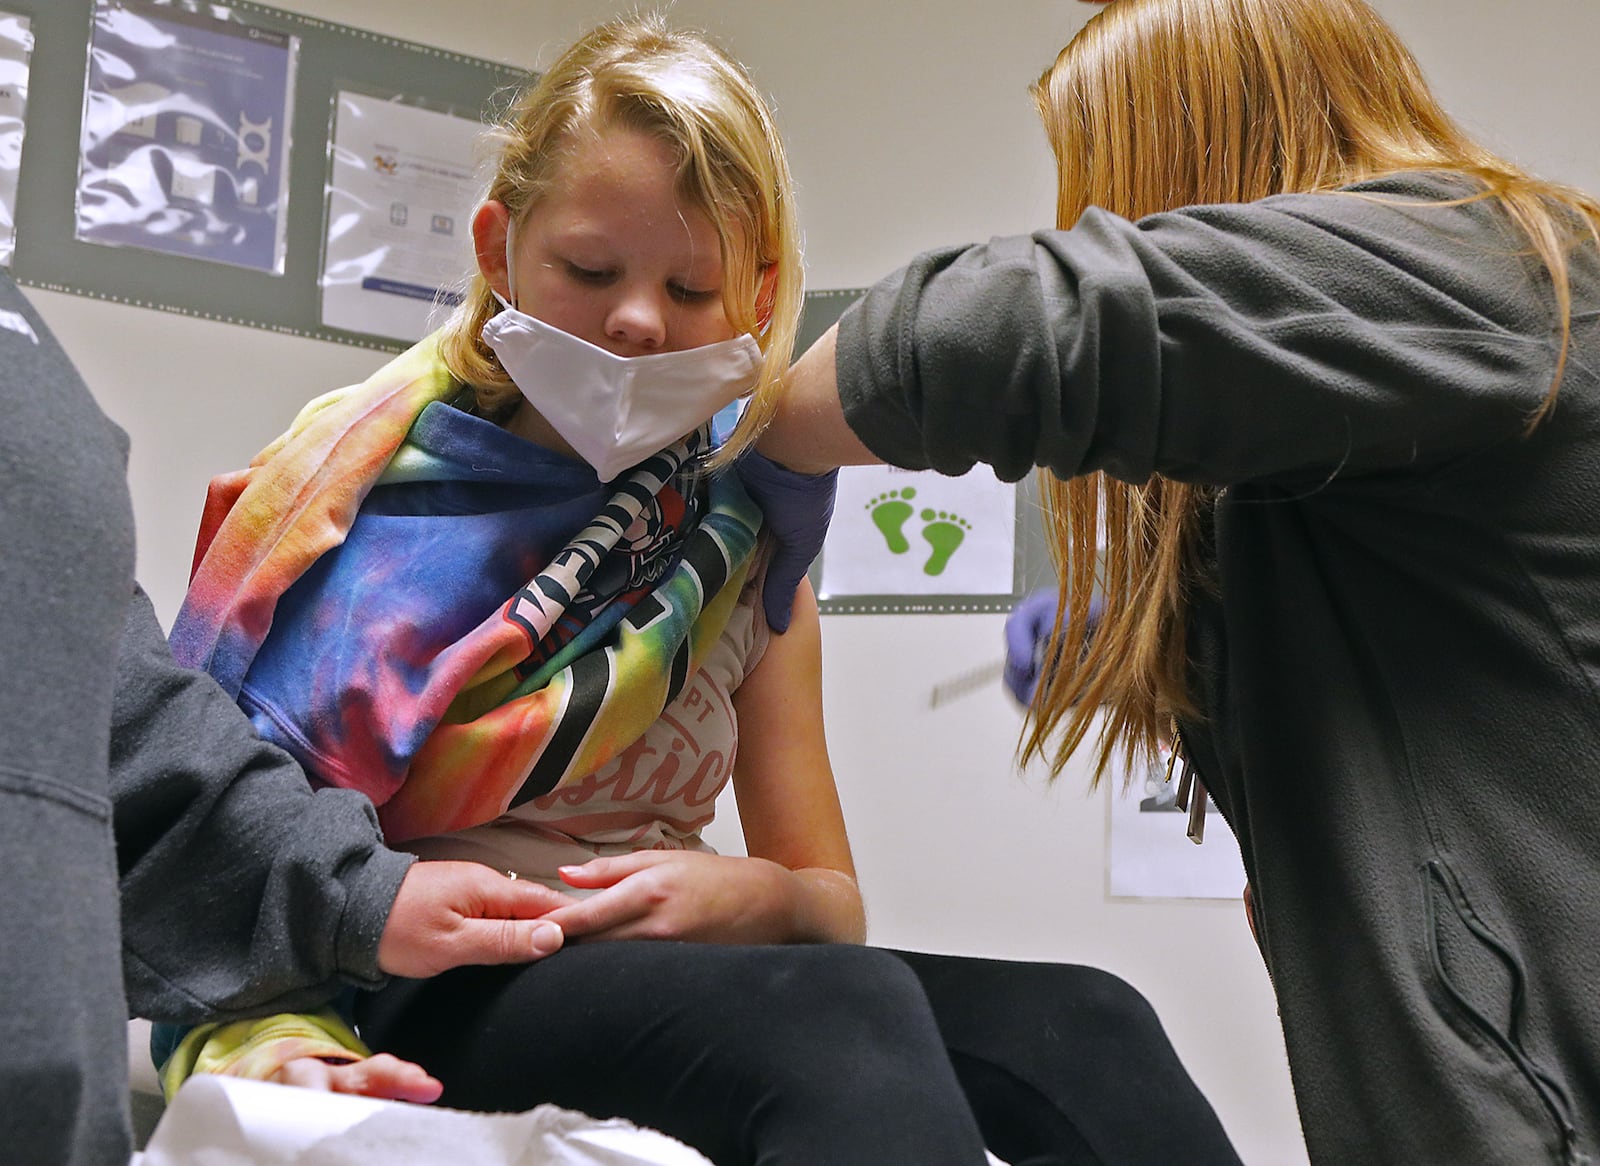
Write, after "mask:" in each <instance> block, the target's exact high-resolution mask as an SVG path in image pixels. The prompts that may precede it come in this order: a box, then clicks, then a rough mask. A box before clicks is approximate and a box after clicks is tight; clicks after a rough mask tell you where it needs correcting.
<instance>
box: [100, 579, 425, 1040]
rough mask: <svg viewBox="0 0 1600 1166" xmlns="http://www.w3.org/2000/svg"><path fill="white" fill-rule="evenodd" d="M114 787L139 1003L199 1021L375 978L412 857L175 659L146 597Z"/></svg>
mask: <svg viewBox="0 0 1600 1166" xmlns="http://www.w3.org/2000/svg"><path fill="white" fill-rule="evenodd" d="M111 742H112V744H111V797H112V802H113V805H114V807H115V822H116V839H117V858H118V866H119V868H120V873H121V886H122V918H123V924H122V926H123V969H124V975H125V978H126V982H127V990H128V1000H129V1006H130V1008H131V1009H132V1011H133V1012H134V1013H135V1014H137V1015H141V1016H147V1017H151V1018H152V1019H159V1020H171V1021H178V1022H196V1021H200V1020H211V1019H217V1018H219V1017H231V1016H237V1015H241V1014H245V1013H261V1012H266V1011H276V1010H287V1009H294V1008H299V1007H304V1006H308V1005H312V1004H316V1003H320V1002H322V1001H325V1000H326V999H328V998H329V997H330V996H332V995H333V994H334V993H335V992H336V991H337V990H338V988H339V986H340V985H341V984H344V983H355V984H358V985H365V986H370V985H375V984H377V983H380V982H381V981H382V976H381V973H380V972H379V971H378V967H377V949H378V940H379V937H380V936H381V935H382V932H383V927H384V923H385V921H386V920H387V918H388V913H389V908H390V907H391V906H392V904H393V902H394V897H395V894H396V892H397V891H398V889H399V885H400V881H401V879H402V878H403V877H404V876H405V872H406V870H407V869H408V868H409V866H410V864H411V862H412V858H411V856H409V855H404V854H398V853H396V852H394V851H391V850H388V849H387V848H385V847H384V846H383V844H382V841H381V839H380V836H379V833H378V825H377V817H376V814H375V813H374V811H373V809H372V806H371V803H370V802H368V801H367V799H366V798H365V797H363V796H362V795H360V794H358V793H354V792H352V791H348V790H333V789H329V790H320V791H317V792H313V791H312V790H311V788H310V787H309V786H308V785H307V783H306V779H305V777H304V775H303V774H302V772H301V770H300V768H299V766H298V765H296V764H295V762H294V761H293V760H292V759H291V758H290V757H289V756H288V755H287V754H285V753H283V752H281V751H280V750H278V749H276V748H275V747H273V746H271V745H268V744H266V743H264V742H262V741H261V740H260V739H259V738H257V737H256V736H255V734H254V732H253V731H252V729H251V726H250V723H249V721H248V720H247V719H246V718H245V716H244V714H243V713H242V712H240V711H239V709H238V708H237V707H236V706H235V705H234V703H233V702H232V701H230V700H229V699H228V698H227V696H226V694H225V693H224V692H223V691H222V689H221V688H219V687H218V686H217V684H216V683H215V681H213V680H212V679H211V678H210V677H209V676H207V675H205V674H204V673H200V672H196V671H193V670H191V669H186V668H182V667H180V666H179V665H178V664H176V663H175V662H174V661H173V659H172V657H171V655H170V653H169V652H168V650H167V644H166V639H165V637H164V636H163V635H162V634H161V629H160V625H159V624H158V623H157V621H156V617H155V613H154V611H153V610H152V609H151V606H150V602H149V600H148V599H147V598H146V597H145V595H144V594H143V592H142V591H140V592H138V593H136V594H135V595H134V596H133V598H132V602H131V604H130V605H129V614H128V620H127V626H126V628H125V631H124V636H123V641H122V646H121V653H120V656H119V658H118V660H117V665H116V695H115V705H114V709H113V720H112V731H111Z"/></svg>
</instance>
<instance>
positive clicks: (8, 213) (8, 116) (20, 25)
mask: <svg viewBox="0 0 1600 1166" xmlns="http://www.w3.org/2000/svg"><path fill="white" fill-rule="evenodd" d="M32 54H33V33H32V31H31V30H30V28H29V24H28V18H27V17H26V16H14V15H12V14H11V13H9V12H0V266H5V267H9V266H11V256H12V254H13V253H14V252H15V250H16V244H17V225H16V224H17V178H18V176H19V175H20V174H21V172H22V137H23V132H24V130H25V128H26V120H25V119H26V116H27V112H28V59H29V57H30V56H32Z"/></svg>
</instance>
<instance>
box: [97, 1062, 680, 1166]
mask: <svg viewBox="0 0 1600 1166" xmlns="http://www.w3.org/2000/svg"><path fill="white" fill-rule="evenodd" d="M440 1162H448V1163H450V1166H710V1163H709V1162H707V1161H706V1159H705V1158H704V1157H702V1156H701V1155H700V1154H698V1153H696V1152H695V1151H693V1150H691V1149H689V1148H688V1147H687V1146H685V1145H683V1144H682V1143H681V1142H677V1141H674V1140H673V1139H671V1138H669V1137H667V1136H666V1135H664V1134H660V1133H656V1132H655V1131H653V1130H644V1129H639V1128H638V1127H636V1126H632V1125H630V1124H628V1123H627V1122H624V1121H621V1120H619V1119H615V1118H613V1119H609V1120H606V1121H600V1120H597V1119H595V1118H591V1117H587V1116H585V1115H583V1114H581V1113H574V1112H572V1111H571V1110H565V1109H558V1108H557V1107H556V1106H553V1105H541V1106H539V1107H538V1108H537V1109H533V1110H529V1111H528V1112H527V1113H518V1114H486V1113H465V1112H462V1111H461V1110H455V1109H442V1108H439V1107H437V1106H427V1105H406V1104H403V1103H401V1102H395V1101H379V1100H375V1099H373V1098H369V1097H353V1096H350V1095H348V1094H342V1093H318V1092H315V1091H313V1090H309V1089H296V1088H292V1087H290V1086H287V1085H271V1084H267V1083H265V1082H261V1081H244V1080H240V1079H238V1078H234V1077H213V1076H207V1075H200V1076H196V1077H191V1078H190V1079H189V1080H188V1081H186V1082H184V1085H183V1088H181V1089H180V1090H178V1095H177V1096H176V1097H174V1098H173V1099H172V1104H171V1105H170V1106H168V1107H167V1111H166V1113H165V1114H163V1115H162V1118H161V1121H160V1123H159V1124H158V1125H157V1126H156V1129H155V1132H154V1133H153V1134H152V1135H151V1137H150V1142H149V1145H148V1146H147V1147H146V1148H145V1150H144V1152H143V1153H142V1154H135V1155H134V1157H133V1161H132V1162H131V1163H130V1164H129V1166H288V1164H289V1163H294V1164H295V1166H437V1164H438V1163H440Z"/></svg>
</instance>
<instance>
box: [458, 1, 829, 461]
mask: <svg viewBox="0 0 1600 1166" xmlns="http://www.w3.org/2000/svg"><path fill="white" fill-rule="evenodd" d="M611 129H627V130H632V131H637V132H641V133H645V134H649V135H651V136H653V137H655V138H657V139H659V140H660V141H663V142H665V143H667V144H668V145H669V146H670V147H671V148H672V149H673V150H674V151H675V152H676V153H677V155H678V158H679V170H678V191H679V194H680V197H682V198H683V199H684V200H685V201H686V202H687V203H689V204H690V205H691V206H694V207H695V208H697V209H698V210H700V211H702V212H703V213H704V214H705V215H706V217H707V218H708V219H710V220H711V222H712V224H713V225H714V226H715V228H716V231H717V235H718V237H719V239H720V240H721V246H722V264H723V292H722V298H723V307H724V310H725V311H726V313H727V317H728V320H729V322H730V323H731V324H732V325H733V326H734V327H735V328H736V329H738V330H739V331H741V332H748V333H750V334H752V335H754V336H755V338H756V340H757V341H758V342H759V343H760V345H761V348H762V351H763V353H764V354H765V356H766V361H765V364H764V366H763V370H762V373H761V377H760V380H759V381H758V382H757V384H756V387H755V389H754V391H753V392H752V394H751V397H750V401H749V403H748V405H747V406H746V409H745V413H744V417H743V418H742V419H741V421H740V423H739V426H738V428H737V429H736V430H735V431H734V433H733V435H732V436H731V437H730V438H729V440H728V441H727V443H726V444H725V445H724V447H723V449H722V451H721V452H720V453H719V454H718V456H717V458H716V459H715V462H714V464H716V465H722V464H726V463H727V462H728V461H731V460H732V458H733V457H734V456H736V455H737V454H738V452H739V451H740V450H742V449H743V448H744V447H745V446H746V445H748V444H749V442H750V441H752V440H753V439H754V435H755V434H756V433H758V432H759V431H760V430H761V428H762V427H763V426H765V424H766V423H767V420H768V419H769V418H770V417H771V415H772V412H773V410H774V409H775V408H776V404H777V394H778V391H779V387H780V385H781V377H782V375H783V373H784V372H785V371H786V370H787V368H788V365H789V360H790V358H791V356H792V355H793V351H794V342H795V333H796V331H797V330H798V328H799V322H800V308H801V295H802V282H803V273H802V269H801V267H802V265H801V254H800V228H799V224H798V221H797V219H796V217H795V209H794V190H793V183H792V181H791V179H790V177H789V163H788V159H787V158H786V157H785V156H784V152H783V145H782V143H781V141H780V140H779V137H778V130H777V126H776V124H775V123H774V122H773V119H772V114H771V112H770V111H769V110H768V108H767V104H766V102H765V100H764V99H763V98H762V96H761V94H760V93H759V92H758V91H757V89H756V88H755V86H754V84H753V83H752V82H751V80H750V78H749V75H748V74H747V73H746V72H745V71H744V69H743V67H742V66H740V65H739V64H738V63H737V62H736V61H734V60H733V59H732V58H731V57H729V56H728V55H727V54H726V53H724V52H723V51H722V50H720V49H718V48H717V47H716V46H714V45H713V44H711V43H710V42H709V41H708V40H707V39H706V38H705V37H704V36H702V35H701V34H699V33H694V32H686V31H681V30H675V29H672V28H669V27H668V26H667V24H666V21H665V19H664V18H663V17H662V16H661V15H659V14H655V13H651V14H644V15H636V16H630V17H623V18H620V19H617V20H612V21H608V22H607V23H605V24H602V25H600V26H599V27H597V28H595V29H593V30H591V31H590V32H588V33H587V34H585V35H584V36H583V37H582V38H580V39H579V40H578V41H577V42H576V43H575V44H573V45H572V47H571V48H569V49H567V51H566V52H565V53H563V54H562V55H561V58H560V59H559V60H558V61H556V63H555V64H554V65H552V66H551V68H550V69H549V71H548V72H546V73H544V74H543V75H542V76H541V77H540V78H539V79H538V82H537V83H536V84H534V85H533V86H532V87H530V88H528V89H527V90H525V91H524V92H522V93H521V94H519V95H518V96H517V98H516V100H515V101H514V102H513V103H512V104H511V106H510V108H509V109H508V110H507V112H506V115H505V116H504V118H503V119H502V120H501V121H500V124H498V125H497V126H496V127H495V128H494V130H493V131H492V140H493V141H494V142H495V144H496V146H497V150H496V154H495V159H494V163H495V164H494V177H493V178H492V179H491V180H490V183H489V187H488V190H487V192H486V193H485V196H484V197H485V200H486V201H488V200H496V201H499V202H501V203H504V204H505V206H506V209H507V210H508V211H509V212H510V216H511V222H512V224H513V225H515V224H520V223H521V222H522V221H523V220H524V219H525V218H526V216H527V214H528V212H529V210H530V209H531V208H532V207H533V206H534V205H536V204H537V203H538V202H539V200H540V199H541V198H543V197H544V195H545V194H546V193H547V192H548V191H549V189H550V188H551V185H552V183H553V182H554V181H555V180H556V178H557V175H558V174H559V172H560V167H561V164H562V162H563V160H564V159H565V157H566V155H567V152H568V150H569V149H570V147H571V145H572V143H573V142H574V141H575V140H576V139H577V137H578V136H579V135H582V134H600V133H603V132H605V131H607V130H611ZM769 271H770V272H772V273H773V274H772V275H770V276H769V275H768V272H769ZM764 277H766V278H767V279H769V280H770V281H771V282H770V285H769V286H770V298H769V296H768V293H767V291H766V289H765V288H764V287H763V282H764ZM760 301H766V302H765V303H762V302H760ZM768 305H770V307H768ZM763 309H767V310H770V318H769V319H768V320H766V321H765V322H763V321H762V320H760V319H759V318H758V317H759V316H760V315H763V314H765V312H764V310H763ZM499 310H500V305H499V303H498V302H497V301H496V300H495V298H494V294H493V292H492V291H491V290H490V287H489V284H488V281H486V280H485V279H484V278H483V276H482V274H475V275H474V276H473V277H472V279H471V282H470V284H469V286H468V288H467V291H466V295H465V296H464V298H463V300H462V302H461V303H460V305H458V306H457V308H456V309H455V311H454V312H453V313H452V314H451V316H450V319H449V320H448V321H447V322H446V324H445V326H444V331H443V335H442V336H441V338H440V350H441V353H442V355H443V358H444V362H445V365H446V367H448V368H449V370H450V372H451V374H452V375H453V376H455V377H456V378H457V379H458V380H460V381H462V382H464V383H465V384H468V385H470V386H472V388H473V390H474V392H475V393H476V395H477V399H478V407H479V409H480V410H481V411H482V412H484V413H485V414H486V415H489V416H494V415H495V414H497V413H500V412H503V411H504V410H505V409H506V408H507V407H508V405H509V404H510V403H511V402H513V401H515V400H516V398H517V389H516V386H515V385H514V384H513V383H512V382H511V379H510V377H508V376H507V375H506V373H505V370H504V369H502V368H501V367H500V363H499V361H498V360H497V359H496V358H495V355H494V353H493V352H492V351H491V350H490V349H489V347H488V345H486V344H485V343H484V342H483V339H482V337H481V333H482V331H483V326H484V324H485V323H486V322H487V321H488V320H489V318H490V317H491V316H493V315H494V314H495V313H496V312H498V311H499Z"/></svg>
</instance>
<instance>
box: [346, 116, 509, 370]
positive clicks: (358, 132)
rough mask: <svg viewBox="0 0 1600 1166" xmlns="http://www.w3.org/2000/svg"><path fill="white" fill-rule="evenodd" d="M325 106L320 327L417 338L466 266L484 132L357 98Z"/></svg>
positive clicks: (455, 120)
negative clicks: (327, 157) (328, 144)
mask: <svg viewBox="0 0 1600 1166" xmlns="http://www.w3.org/2000/svg"><path fill="white" fill-rule="evenodd" d="M334 102H335V111H334V121H333V144H332V152H333V157H332V164H331V166H330V176H329V180H328V217H327V237H326V239H325V241H324V247H323V259H322V322H323V324H325V325H326V326H327V327H330V328H341V329H344V330H346V331H350V332H366V333H370V334H372V335H375V336H387V337H390V338H392V339H395V340H406V341H412V340H420V339H421V338H422V337H423V336H424V335H426V334H427V333H428V332H429V331H430V330H432V329H433V328H435V327H437V326H438V325H439V324H441V323H443V320H444V316H445V315H446V314H447V312H448V308H449V306H450V305H451V304H452V303H454V302H455V297H456V296H457V295H458V294H459V291H460V288H461V285H462V281H463V279H464V277H465V276H466V275H467V274H468V273H469V272H470V271H471V269H472V264H473V256H472V234H471V215H472V211H473V209H474V206H475V204H476V201H477V196H478V186H477V179H476V162H475V160H474V154H475V151H476V149H477V142H478V139H479V135H480V134H481V133H482V132H483V126H482V125H481V124H480V123H478V122H476V121H473V120H470V119H468V118H461V117H453V116H451V115H450V114H447V113H437V112H435V111H433V110H431V109H421V108H419V107H417V106H414V105H403V104H401V103H400V102H397V101H384V100H381V99H379V98H376V97H367V96H365V95H363V94H360V93H351V92H347V91H346V92H341V93H339V94H338V95H337V96H336V97H335V99H334Z"/></svg>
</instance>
